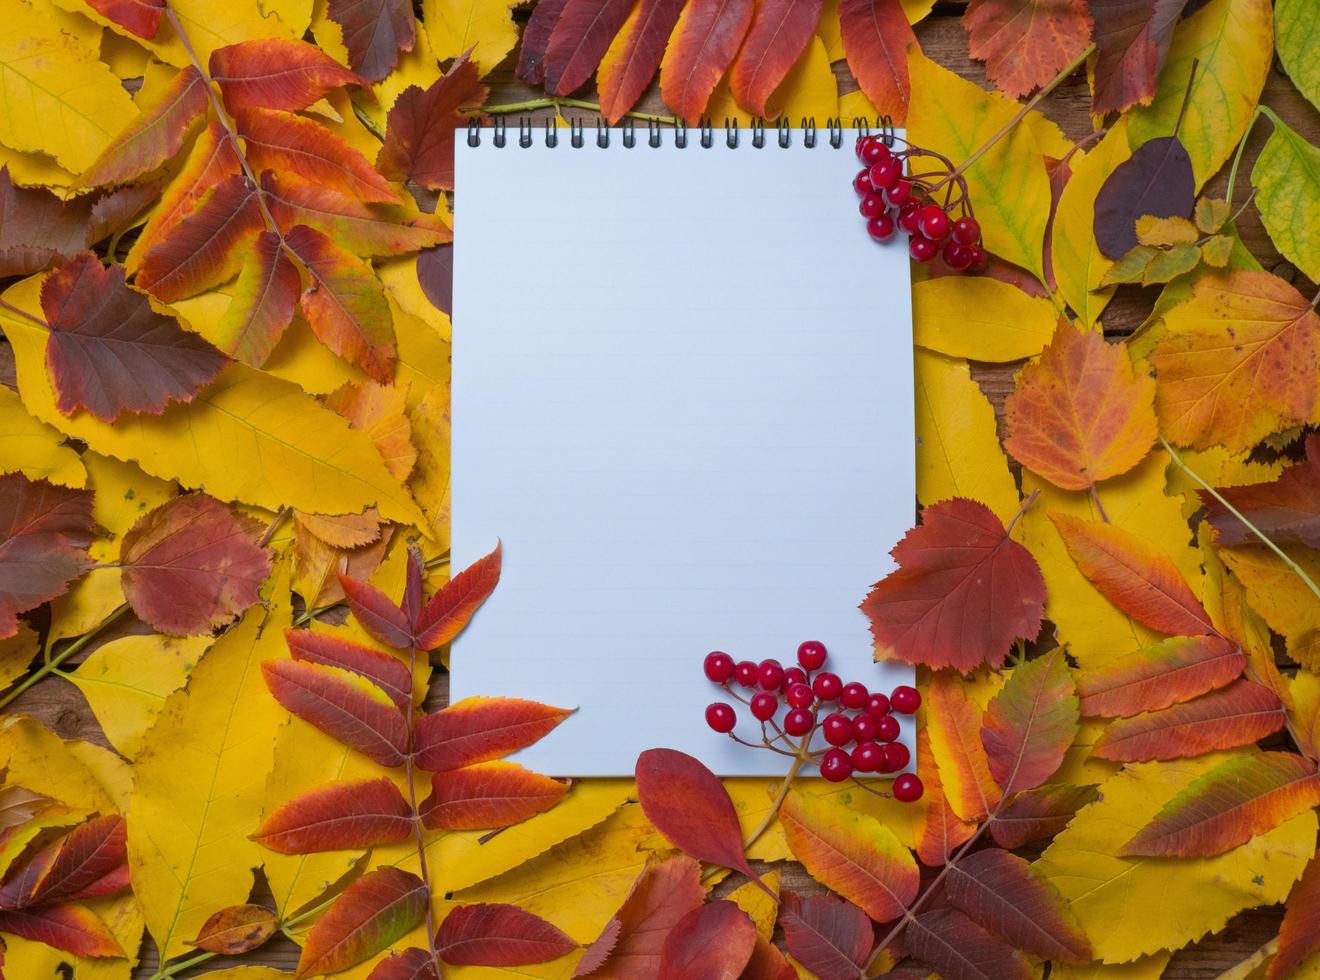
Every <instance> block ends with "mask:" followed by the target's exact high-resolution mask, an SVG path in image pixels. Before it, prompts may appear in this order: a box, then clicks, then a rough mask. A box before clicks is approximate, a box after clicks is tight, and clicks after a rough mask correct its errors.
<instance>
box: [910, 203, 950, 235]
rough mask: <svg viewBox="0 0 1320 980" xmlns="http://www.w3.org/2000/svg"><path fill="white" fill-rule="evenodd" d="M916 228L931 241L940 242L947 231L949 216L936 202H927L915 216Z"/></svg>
mask: <svg viewBox="0 0 1320 980" xmlns="http://www.w3.org/2000/svg"><path fill="white" fill-rule="evenodd" d="M917 230H918V231H920V232H921V234H922V235H923V236H924V237H926V238H929V239H930V240H931V241H932V242H940V241H943V240H944V237H945V236H946V235H948V233H949V216H948V215H947V214H945V213H944V209H943V208H942V207H940V206H939V205H938V204H927V205H926V206H925V207H924V208H922V209H921V214H920V215H918V216H917Z"/></svg>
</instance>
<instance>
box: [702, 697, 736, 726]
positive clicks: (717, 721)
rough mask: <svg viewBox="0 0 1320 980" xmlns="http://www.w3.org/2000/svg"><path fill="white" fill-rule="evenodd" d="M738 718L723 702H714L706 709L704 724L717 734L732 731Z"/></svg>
mask: <svg viewBox="0 0 1320 980" xmlns="http://www.w3.org/2000/svg"><path fill="white" fill-rule="evenodd" d="M737 720H738V716H737V715H735V714H734V713H733V708H732V707H731V706H730V705H727V704H725V703H724V702H723V701H716V702H715V703H714V704H712V705H710V706H708V707H707V708H706V724H707V725H709V726H710V727H711V728H713V729H715V731H717V732H731V731H733V725H734V722H736V721H737Z"/></svg>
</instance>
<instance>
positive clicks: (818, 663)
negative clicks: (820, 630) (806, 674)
mask: <svg viewBox="0 0 1320 980" xmlns="http://www.w3.org/2000/svg"><path fill="white" fill-rule="evenodd" d="M798 663H800V664H801V665H802V666H803V667H804V668H805V669H807V670H820V668H821V667H823V666H825V644H824V643H821V642H820V640H807V641H805V642H803V643H800V644H799V645H798Z"/></svg>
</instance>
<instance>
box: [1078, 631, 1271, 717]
mask: <svg viewBox="0 0 1320 980" xmlns="http://www.w3.org/2000/svg"><path fill="white" fill-rule="evenodd" d="M1245 666H1246V657H1244V656H1243V655H1242V651H1241V650H1239V649H1238V648H1237V647H1236V646H1235V645H1234V644H1232V643H1230V642H1229V641H1228V640H1225V639H1223V638H1222V637H1218V636H1173V637H1170V638H1169V639H1167V640H1165V641H1163V642H1162V643H1156V644H1154V645H1153V646H1148V647H1143V648H1142V649H1140V650H1137V651H1136V652H1135V653H1129V654H1128V655H1127V656H1124V657H1118V658H1116V659H1114V660H1111V661H1108V662H1107V663H1105V664H1104V665H1103V666H1100V667H1096V668H1094V669H1091V670H1083V671H1080V672H1079V673H1078V675H1077V693H1078V694H1079V695H1081V707H1082V714H1084V715H1088V716H1096V715H1098V716H1101V717H1105V718H1125V717H1129V716H1131V715H1138V714H1141V712H1143V711H1159V710H1160V709H1161V708H1167V707H1169V706H1170V705H1172V704H1177V703H1178V702H1179V701H1187V700H1189V699H1191V698H1194V697H1197V696H1199V695H1202V694H1205V693H1206V692H1208V691H1213V690H1214V689H1215V688H1218V687H1223V686H1224V685H1225V684H1228V683H1230V682H1231V681H1233V680H1235V679H1236V678H1238V677H1240V676H1241V675H1242V670H1243V668H1244V667H1245Z"/></svg>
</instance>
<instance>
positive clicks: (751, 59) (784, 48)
mask: <svg viewBox="0 0 1320 980" xmlns="http://www.w3.org/2000/svg"><path fill="white" fill-rule="evenodd" d="M820 10H821V0H762V2H761V3H760V4H758V5H757V8H756V16H755V17H754V18H753V19H752V26H751V29H750V30H748V32H747V38H746V40H744V41H743V46H742V50H740V51H739V52H738V58H737V60H735V61H734V63H733V70H732V71H731V72H730V73H729V87H730V88H731V89H732V90H733V97H734V98H735V99H736V100H737V101H738V104H739V105H740V106H742V107H743V108H745V109H747V110H749V111H751V112H754V113H756V114H757V115H758V116H765V115H768V113H767V111H766V107H765V104H766V100H767V99H769V98H770V96H771V95H773V94H774V91H775V89H777V88H779V84H780V82H782V81H783V80H784V79H785V78H786V77H787V76H788V72H789V70H790V69H791V68H792V67H793V65H794V64H795V63H796V62H797V60H798V58H799V57H800V56H801V54H802V52H803V51H805V50H806V48H807V43H808V42H809V41H810V40H811V38H812V36H813V35H814V34H815V33H816V24H817V23H819V22H820Z"/></svg>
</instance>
